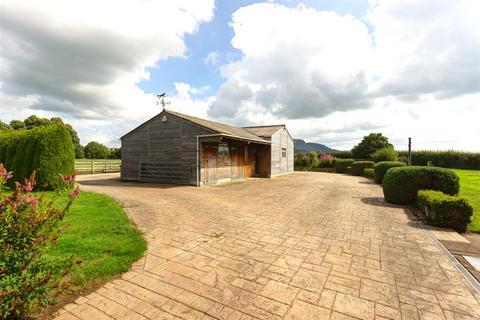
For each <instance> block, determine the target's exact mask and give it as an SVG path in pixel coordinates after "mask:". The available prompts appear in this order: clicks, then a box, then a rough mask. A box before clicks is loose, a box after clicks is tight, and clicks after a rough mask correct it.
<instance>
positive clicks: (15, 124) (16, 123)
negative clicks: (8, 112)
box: [10, 120, 27, 130]
mask: <svg viewBox="0 0 480 320" xmlns="http://www.w3.org/2000/svg"><path fill="white" fill-rule="evenodd" d="M10 127H12V129H13V130H23V129H26V128H27V126H26V125H25V122H23V121H21V120H12V121H10Z"/></svg>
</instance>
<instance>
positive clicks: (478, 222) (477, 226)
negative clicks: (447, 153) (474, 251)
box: [455, 170, 480, 233]
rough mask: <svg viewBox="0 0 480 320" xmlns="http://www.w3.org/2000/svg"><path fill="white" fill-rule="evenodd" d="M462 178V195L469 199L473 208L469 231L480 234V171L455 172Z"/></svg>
mask: <svg viewBox="0 0 480 320" xmlns="http://www.w3.org/2000/svg"><path fill="white" fill-rule="evenodd" d="M455 172H456V173H457V174H458V176H459V177H460V195H461V196H463V197H465V198H467V199H468V200H469V201H470V203H471V204H472V206H473V210H474V212H473V218H472V223H470V225H469V227H468V229H469V230H470V231H471V232H476V233H480V171H478V170H455Z"/></svg>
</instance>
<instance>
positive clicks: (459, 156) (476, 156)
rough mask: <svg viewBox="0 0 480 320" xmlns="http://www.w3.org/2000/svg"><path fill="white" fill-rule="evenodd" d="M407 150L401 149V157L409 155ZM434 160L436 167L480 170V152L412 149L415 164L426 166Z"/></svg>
mask: <svg viewBox="0 0 480 320" xmlns="http://www.w3.org/2000/svg"><path fill="white" fill-rule="evenodd" d="M407 155H408V152H407V151H400V152H399V156H400V157H405V159H406V157H407ZM428 161H432V163H433V165H434V166H436V167H443V168H454V169H470V170H480V153H474V152H462V151H454V150H447V151H432V150H420V151H412V164H413V165H415V166H426V165H427V162H428Z"/></svg>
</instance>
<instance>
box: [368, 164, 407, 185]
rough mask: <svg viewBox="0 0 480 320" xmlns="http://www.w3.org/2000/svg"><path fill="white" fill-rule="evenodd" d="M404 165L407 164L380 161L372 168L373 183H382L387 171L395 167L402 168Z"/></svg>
mask: <svg viewBox="0 0 480 320" xmlns="http://www.w3.org/2000/svg"><path fill="white" fill-rule="evenodd" d="M406 165H407V164H406V163H405V162H399V161H382V162H379V163H376V164H375V165H374V166H373V170H374V171H375V182H378V183H382V182H383V176H384V175H385V173H386V172H387V171H388V169H390V168H395V167H404V166H406Z"/></svg>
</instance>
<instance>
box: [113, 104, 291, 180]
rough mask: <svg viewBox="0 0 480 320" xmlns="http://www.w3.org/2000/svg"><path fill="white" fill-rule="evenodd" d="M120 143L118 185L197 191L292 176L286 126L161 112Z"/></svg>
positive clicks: (166, 111)
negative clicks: (166, 185) (209, 186)
mask: <svg viewBox="0 0 480 320" xmlns="http://www.w3.org/2000/svg"><path fill="white" fill-rule="evenodd" d="M121 141H122V170H121V177H122V180H135V181H139V182H158V183H169V184H185V185H187V184H190V185H196V186H199V185H202V184H214V183H218V182H222V181H229V180H234V179H245V178H248V177H272V176H274V175H277V174H280V173H286V172H291V171H293V139H292V137H291V136H290V134H289V132H288V130H287V128H286V127H285V125H273V126H259V127H245V128H239V127H234V126H230V125H227V124H223V123H218V122H213V121H209V120H205V119H200V118H196V117H192V116H188V115H184V114H181V113H178V112H173V111H170V110H163V111H162V112H161V113H160V114H158V115H156V116H155V117H153V118H152V119H150V120H148V121H147V122H145V123H143V124H142V125H140V126H139V127H137V128H136V129H134V130H132V131H131V132H129V133H127V134H126V135H124V136H123V137H122V138H121Z"/></svg>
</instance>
